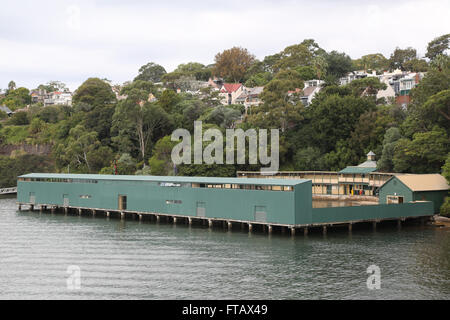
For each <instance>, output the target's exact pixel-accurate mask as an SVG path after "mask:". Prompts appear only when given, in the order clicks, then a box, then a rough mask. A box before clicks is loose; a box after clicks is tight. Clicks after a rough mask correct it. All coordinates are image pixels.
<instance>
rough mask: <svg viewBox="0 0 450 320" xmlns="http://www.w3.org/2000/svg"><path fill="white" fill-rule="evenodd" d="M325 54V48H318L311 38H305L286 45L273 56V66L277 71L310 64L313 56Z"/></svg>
mask: <svg viewBox="0 0 450 320" xmlns="http://www.w3.org/2000/svg"><path fill="white" fill-rule="evenodd" d="M325 54H326V52H325V50H323V49H322V48H320V46H319V45H318V44H317V43H316V42H315V41H314V40H313V39H305V40H303V41H302V42H301V43H299V44H294V45H292V46H288V47H286V48H285V49H284V50H283V51H281V52H280V53H279V54H278V56H274V58H276V59H277V61H276V62H275V63H274V65H273V66H274V69H275V71H277V72H278V71H279V70H281V69H295V68H298V67H300V66H311V65H313V60H314V58H315V57H318V56H324V55H325ZM264 60H266V59H264Z"/></svg>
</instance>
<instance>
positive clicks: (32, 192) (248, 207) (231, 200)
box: [17, 173, 312, 225]
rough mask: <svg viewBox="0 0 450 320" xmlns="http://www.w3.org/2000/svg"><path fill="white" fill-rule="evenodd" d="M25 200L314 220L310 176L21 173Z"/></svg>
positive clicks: (273, 220) (20, 194)
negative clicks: (252, 177) (258, 176)
mask: <svg viewBox="0 0 450 320" xmlns="http://www.w3.org/2000/svg"><path fill="white" fill-rule="evenodd" d="M17 187H18V188H17V189H18V190H17V201H18V202H19V203H23V204H32V205H34V204H35V205H45V206H59V207H73V208H86V209H97V210H112V211H127V212H143V213H160V214H168V215H173V216H186V217H189V216H191V217H201V218H215V219H223V220H230V221H254V222H260V223H267V224H274V225H276V224H280V225H297V224H310V223H311V211H312V195H311V181H310V180H289V181H288V180H280V179H240V178H239V179H238V178H207V177H173V176H171V177H158V176H125V175H86V174H41V173H32V174H27V175H23V176H20V177H19V179H18V184H17Z"/></svg>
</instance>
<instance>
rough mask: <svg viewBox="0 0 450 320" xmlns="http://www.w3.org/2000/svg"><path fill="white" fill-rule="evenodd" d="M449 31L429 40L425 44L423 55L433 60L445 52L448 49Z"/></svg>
mask: <svg viewBox="0 0 450 320" xmlns="http://www.w3.org/2000/svg"><path fill="white" fill-rule="evenodd" d="M449 42H450V33H447V34H444V35H442V36H440V37H437V38H435V39H433V40H432V41H430V42H429V43H428V46H427V53H426V54H425V57H427V58H428V59H430V60H434V59H435V58H436V57H437V56H438V55H441V54H445V51H447V50H448V49H449Z"/></svg>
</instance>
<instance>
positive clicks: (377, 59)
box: [354, 53, 389, 71]
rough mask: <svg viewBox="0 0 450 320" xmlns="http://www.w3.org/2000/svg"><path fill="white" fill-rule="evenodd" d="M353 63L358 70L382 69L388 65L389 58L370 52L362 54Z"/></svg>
mask: <svg viewBox="0 0 450 320" xmlns="http://www.w3.org/2000/svg"><path fill="white" fill-rule="evenodd" d="M354 64H355V68H356V69H358V70H376V71H384V70H386V69H387V68H388V67H389V60H388V59H386V57H385V56H384V55H382V54H381V53H372V54H367V55H365V56H362V57H361V58H360V59H358V60H356V61H355V62H354Z"/></svg>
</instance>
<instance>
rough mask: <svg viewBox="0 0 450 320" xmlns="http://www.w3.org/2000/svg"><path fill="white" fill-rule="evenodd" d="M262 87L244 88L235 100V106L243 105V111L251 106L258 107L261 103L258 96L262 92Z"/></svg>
mask: <svg viewBox="0 0 450 320" xmlns="http://www.w3.org/2000/svg"><path fill="white" fill-rule="evenodd" d="M263 90H264V87H254V88H246V87H244V89H243V91H242V93H241V94H240V95H239V97H237V98H236V100H235V103H236V104H243V105H244V106H245V111H246V112H247V109H248V108H249V107H252V106H258V105H259V104H261V103H262V101H261V99H260V95H261V93H262V92H263Z"/></svg>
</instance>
